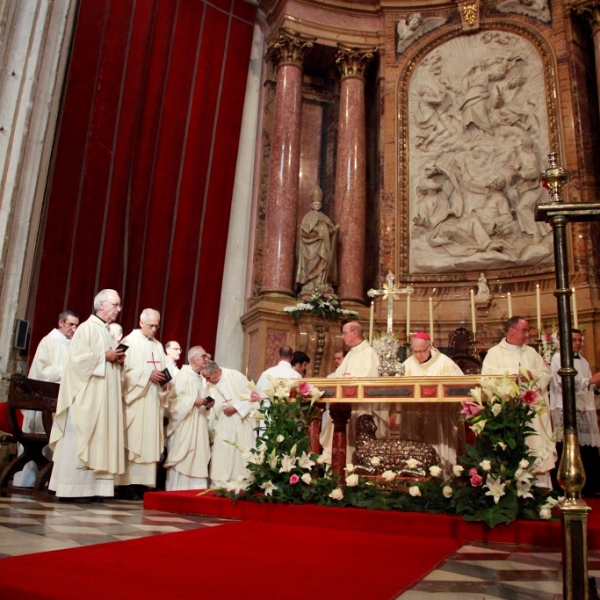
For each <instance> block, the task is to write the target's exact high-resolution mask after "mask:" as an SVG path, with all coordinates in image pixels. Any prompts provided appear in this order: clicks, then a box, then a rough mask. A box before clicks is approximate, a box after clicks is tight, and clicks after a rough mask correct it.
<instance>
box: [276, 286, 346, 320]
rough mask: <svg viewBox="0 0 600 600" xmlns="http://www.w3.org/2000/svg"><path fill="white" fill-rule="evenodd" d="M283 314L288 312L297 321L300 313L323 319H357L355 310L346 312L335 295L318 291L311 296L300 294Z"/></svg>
mask: <svg viewBox="0 0 600 600" xmlns="http://www.w3.org/2000/svg"><path fill="white" fill-rule="evenodd" d="M283 310H284V312H288V313H290V314H291V315H292V317H294V319H297V318H298V317H299V316H300V315H301V314H302V313H311V314H313V315H319V316H320V317H324V318H325V319H338V318H340V317H345V318H358V313H357V312H356V311H355V310H347V309H345V308H344V303H343V302H342V301H341V300H340V299H339V297H338V296H336V295H335V294H328V293H321V292H320V291H319V290H315V291H313V292H312V293H311V294H301V295H300V296H298V302H297V303H296V304H295V305H294V306H286V307H285V308H284V309H283Z"/></svg>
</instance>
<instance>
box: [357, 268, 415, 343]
mask: <svg viewBox="0 0 600 600" xmlns="http://www.w3.org/2000/svg"><path fill="white" fill-rule="evenodd" d="M385 280H386V283H384V284H383V289H382V290H373V289H371V290H369V291H368V292H367V295H368V296H369V297H370V298H378V297H382V298H383V300H387V302H388V311H387V333H394V300H399V299H400V298H399V297H398V295H399V294H406V295H407V296H410V295H411V294H412V293H413V292H414V289H413V288H412V287H410V286H408V287H404V288H401V287H398V286H397V285H396V284H395V283H394V274H393V273H392V272H391V271H388V274H387V276H386V278H385Z"/></svg>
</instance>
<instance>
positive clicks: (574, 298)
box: [571, 288, 579, 329]
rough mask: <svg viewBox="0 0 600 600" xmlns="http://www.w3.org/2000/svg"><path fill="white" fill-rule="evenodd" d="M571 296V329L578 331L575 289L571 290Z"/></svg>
mask: <svg viewBox="0 0 600 600" xmlns="http://www.w3.org/2000/svg"><path fill="white" fill-rule="evenodd" d="M571 291H572V292H573V295H572V296H571V300H572V301H573V327H574V328H575V329H579V319H578V318H577V298H576V297H575V288H572V290H571Z"/></svg>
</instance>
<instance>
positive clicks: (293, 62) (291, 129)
mask: <svg viewBox="0 0 600 600" xmlns="http://www.w3.org/2000/svg"><path fill="white" fill-rule="evenodd" d="M314 39H315V38H308V37H305V36H302V35H300V34H299V33H297V32H295V31H292V30H290V29H287V28H282V29H280V30H279V33H278V34H277V35H276V36H275V37H274V38H273V39H272V40H271V42H270V43H269V47H268V53H269V55H270V56H271V60H272V61H273V63H274V64H275V65H277V91H276V94H275V118H274V126H273V134H272V141H271V156H270V161H269V184H268V189H267V205H266V216H265V245H264V255H263V281H262V289H261V294H270V293H271V294H272V293H280V294H286V295H290V296H292V295H293V291H292V290H293V287H294V256H295V247H296V225H297V211H298V177H299V165H300V123H301V116H302V73H303V70H302V59H303V58H304V54H305V52H306V51H307V50H309V49H310V48H312V45H313V41H314Z"/></svg>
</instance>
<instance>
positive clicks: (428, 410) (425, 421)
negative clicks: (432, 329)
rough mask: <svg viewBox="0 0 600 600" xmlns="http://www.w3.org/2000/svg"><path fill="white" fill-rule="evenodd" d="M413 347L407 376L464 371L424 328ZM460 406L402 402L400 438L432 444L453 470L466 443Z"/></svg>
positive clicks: (412, 344)
mask: <svg viewBox="0 0 600 600" xmlns="http://www.w3.org/2000/svg"><path fill="white" fill-rule="evenodd" d="M410 347H411V352H412V355H411V356H409V357H408V358H407V359H406V360H405V361H404V363H403V364H404V375H405V376H407V377H456V376H459V375H463V374H464V373H463V372H462V371H461V369H460V367H459V366H458V365H457V364H456V363H455V362H454V361H453V360H452V359H451V358H448V357H447V356H446V355H445V354H442V353H441V352H440V351H439V350H438V349H437V348H434V347H433V346H432V344H431V338H430V337H429V334H427V333H425V332H424V331H420V332H418V333H415V334H414V335H413V336H412V338H411V341H410ZM460 409H461V406H460V404H457V403H452V404H441V403H439V402H431V401H428V400H423V401H421V402H419V403H418V404H417V403H412V402H411V403H403V404H400V439H401V440H417V441H419V442H425V443H427V444H431V445H432V446H433V447H434V448H435V449H436V450H437V453H438V454H439V456H440V459H441V461H442V464H443V466H444V468H445V469H446V471H450V469H451V468H452V466H453V465H455V464H456V455H457V453H462V451H463V449H464V444H465V430H464V426H463V424H462V423H461V422H460Z"/></svg>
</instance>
